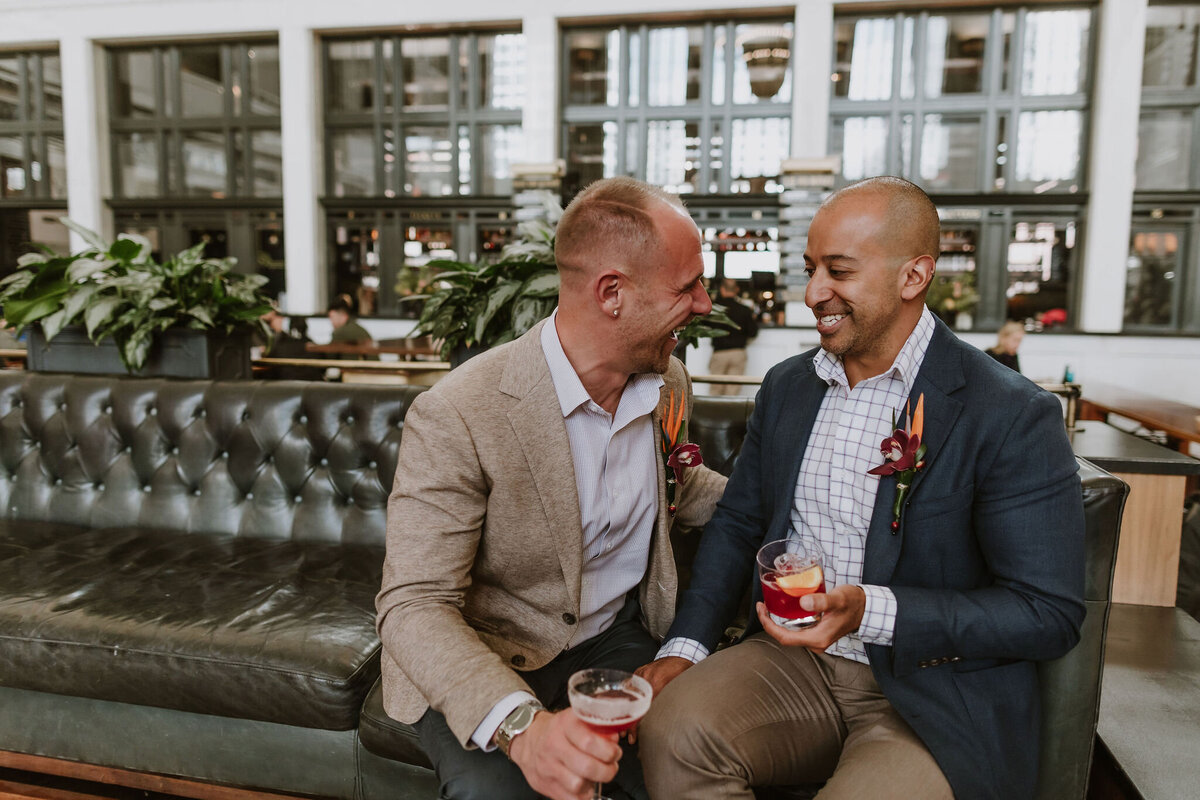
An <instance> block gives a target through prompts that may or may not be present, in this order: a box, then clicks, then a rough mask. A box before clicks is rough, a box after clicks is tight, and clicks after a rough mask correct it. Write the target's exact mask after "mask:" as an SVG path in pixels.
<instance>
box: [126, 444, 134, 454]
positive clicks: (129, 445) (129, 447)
mask: <svg viewBox="0 0 1200 800" xmlns="http://www.w3.org/2000/svg"><path fill="white" fill-rule="evenodd" d="M125 452H126V453H132V452H133V445H131V444H127V445H125Z"/></svg>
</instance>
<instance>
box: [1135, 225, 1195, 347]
mask: <svg viewBox="0 0 1200 800" xmlns="http://www.w3.org/2000/svg"><path fill="white" fill-rule="evenodd" d="M1130 239H1131V241H1130V245H1129V260H1128V261H1127V269H1126V273H1125V324H1126V325H1148V326H1168V325H1170V324H1171V323H1172V322H1173V321H1174V320H1173V316H1174V315H1173V313H1172V311H1173V309H1174V305H1175V290H1176V287H1177V286H1179V275H1180V267H1181V266H1182V264H1181V259H1182V257H1183V248H1182V247H1181V246H1180V244H1181V242H1182V240H1183V237H1182V235H1181V233H1180V232H1179V231H1147V230H1141V231H1139V230H1134V231H1133V233H1132V234H1131V236H1130Z"/></svg>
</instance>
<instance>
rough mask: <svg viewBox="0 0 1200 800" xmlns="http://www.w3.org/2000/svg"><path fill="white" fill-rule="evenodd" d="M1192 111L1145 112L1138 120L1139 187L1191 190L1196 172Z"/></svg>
mask: <svg viewBox="0 0 1200 800" xmlns="http://www.w3.org/2000/svg"><path fill="white" fill-rule="evenodd" d="M1191 167H1192V112H1191V111H1178V110H1174V109H1168V110H1163V111H1144V112H1142V117H1141V120H1140V121H1139V122H1138V155H1137V188H1138V189H1187V188H1189V187H1190V186H1191V173H1192V168H1191Z"/></svg>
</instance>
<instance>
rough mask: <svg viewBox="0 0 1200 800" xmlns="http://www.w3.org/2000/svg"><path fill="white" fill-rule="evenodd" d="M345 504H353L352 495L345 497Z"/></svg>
mask: <svg viewBox="0 0 1200 800" xmlns="http://www.w3.org/2000/svg"><path fill="white" fill-rule="evenodd" d="M345 505H348V506H352V505H354V498H353V497H347V498H346V503H345Z"/></svg>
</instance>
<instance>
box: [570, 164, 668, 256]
mask: <svg viewBox="0 0 1200 800" xmlns="http://www.w3.org/2000/svg"><path fill="white" fill-rule="evenodd" d="M660 203H661V204H666V205H670V206H675V207H676V208H679V209H682V208H683V202H682V201H681V200H680V199H679V197H678V196H676V195H673V194H670V193H668V192H665V191H663V190H662V189H660V188H659V187H657V186H653V185H651V184H649V183H645V182H644V181H639V180H635V179H633V178H626V177H615V178H605V179H603V180H599V181H596V182H595V183H592V184H589V185H588V187H587V188H586V189H584V190H583V191H582V192H580V193H579V194H577V195H576V196H575V199H574V200H572V201H571V203H570V205H568V206H567V209H566V211H564V212H563V215H562V219H560V220H559V221H558V229H557V231H556V233H555V238H554V260H555V262H556V263H557V264H558V269H559V271H560V272H561V273H563V275H564V277H566V275H568V274H570V273H576V274H578V273H580V272H583V271H585V270H586V269H587V268H588V266H589V265H591V264H595V263H604V264H606V265H612V266H620V267H624V268H626V269H629V268H633V267H637V266H638V265H639V264H641V263H643V262H644V260H645V259H646V256H647V254H648V253H650V252H652V251H653V250H655V249H656V246H657V244H658V228H657V226H656V225H655V223H654V218H653V217H652V216H651V215H650V211H651V210H653V208H654V206H655V205H656V204H660Z"/></svg>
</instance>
